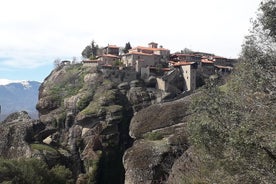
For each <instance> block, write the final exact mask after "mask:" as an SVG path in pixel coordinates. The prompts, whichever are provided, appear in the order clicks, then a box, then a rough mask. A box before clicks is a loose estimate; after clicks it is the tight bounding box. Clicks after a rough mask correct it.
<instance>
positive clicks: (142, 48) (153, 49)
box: [130, 46, 168, 51]
mask: <svg viewBox="0 0 276 184" xmlns="http://www.w3.org/2000/svg"><path fill="white" fill-rule="evenodd" d="M137 49H141V50H149V51H159V50H168V49H165V48H151V47H142V46H138V47H135V48H133V49H130V51H132V50H137Z"/></svg>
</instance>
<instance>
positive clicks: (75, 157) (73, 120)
mask: <svg viewBox="0 0 276 184" xmlns="http://www.w3.org/2000/svg"><path fill="white" fill-rule="evenodd" d="M156 99H157V97H156V95H152V94H149V92H148V90H147V89H146V88H145V86H143V85H142V84H141V83H140V82H139V81H131V82H121V83H120V78H116V75H110V74H108V75H106V74H105V73H104V72H101V71H98V70H97V69H96V68H92V67H84V66H82V65H69V66H64V67H61V68H59V69H56V70H55V71H53V72H52V73H51V75H49V77H48V78H46V80H45V81H44V83H43V84H42V85H41V87H40V92H39V102H38V104H37V109H38V111H39V119H40V121H41V122H42V123H43V124H44V125H45V126H46V128H45V130H53V131H46V133H45V134H44V135H43V138H44V139H43V140H42V142H43V143H44V144H45V143H46V144H48V145H49V146H51V147H55V148H58V149H59V150H62V151H59V150H58V151H59V152H60V154H61V155H62V156H63V157H64V158H66V159H65V165H67V166H68V167H69V168H71V170H72V171H73V173H74V174H75V177H76V178H77V182H78V183H83V182H99V183H114V182H115V183H124V168H123V165H122V156H123V153H124V151H125V150H126V148H128V147H129V146H130V145H131V144H132V139H131V138H130V137H129V135H128V132H129V130H128V128H129V122H130V120H131V118H132V116H133V114H134V113H135V112H136V111H138V110H140V109H142V108H144V107H147V106H149V105H151V104H152V103H154V102H155V100H156ZM63 160H64V159H63Z"/></svg>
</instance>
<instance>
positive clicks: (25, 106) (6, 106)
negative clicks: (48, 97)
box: [0, 80, 41, 120]
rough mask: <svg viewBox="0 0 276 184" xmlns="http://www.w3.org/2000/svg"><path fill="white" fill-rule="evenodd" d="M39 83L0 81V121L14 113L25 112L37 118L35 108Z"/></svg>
mask: <svg viewBox="0 0 276 184" xmlns="http://www.w3.org/2000/svg"><path fill="white" fill-rule="evenodd" d="M40 84H41V83H40V82H36V81H16V82H12V81H7V80H6V81H4V82H3V80H0V105H1V114H0V120H3V119H4V118H5V117H6V116H7V115H9V114H10V113H12V112H16V111H23V110H24V111H27V112H28V113H29V115H30V116H31V117H33V118H37V116H38V112H37V110H36V108H35V106H36V103H37V101H38V88H39V86H40Z"/></svg>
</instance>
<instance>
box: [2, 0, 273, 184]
mask: <svg viewBox="0 0 276 184" xmlns="http://www.w3.org/2000/svg"><path fill="white" fill-rule="evenodd" d="M275 12H276V3H275V2H274V1H265V3H263V4H261V6H260V14H258V18H257V20H256V21H255V22H254V25H253V28H252V32H251V35H249V36H248V37H246V40H245V44H244V45H243V49H242V52H241V57H240V58H239V63H238V64H237V66H236V68H235V70H234V71H233V73H232V74H231V75H230V77H229V78H227V82H226V84H224V85H221V83H220V81H219V80H218V78H216V77H210V78H209V80H206V81H205V85H204V86H202V87H201V88H199V89H197V90H196V91H194V92H193V93H191V94H189V95H187V94H185V95H186V96H184V97H179V98H178V99H177V100H176V99H167V98H168V96H166V95H165V93H164V91H162V90H158V89H153V87H152V85H148V84H147V83H146V82H145V81H143V80H139V79H138V80H137V79H135V80H133V79H132V78H130V77H129V76H127V75H125V73H124V72H125V71H124V70H119V69H116V68H111V69H110V68H101V67H98V66H95V65H85V64H64V65H60V66H58V67H57V68H56V69H54V70H53V71H52V72H51V74H50V75H49V76H48V77H47V78H46V79H45V80H44V82H43V83H42V84H41V86H40V88H39V101H38V103H37V105H36V108H37V110H38V111H39V119H38V120H32V119H31V118H30V117H29V116H28V114H27V113H26V112H19V113H14V114H12V115H10V116H9V117H8V118H7V120H6V121H4V122H3V123H2V124H0V131H1V134H0V155H1V157H2V158H1V160H0V161H1V162H0V176H1V177H0V183H1V182H3V183H12V182H14V183H20V182H21V183H24V182H25V183H26V182H27V181H32V182H31V183H39V182H41V183H47V179H45V178H47V177H50V179H51V180H49V181H50V182H52V183H78V184H84V183H107V184H109V183H110V184H113V183H116V184H117V183H118V184H120V183H126V184H144V183H148V184H155V183H158V184H159V183H160V184H165V183H169V184H181V183H183V184H193V183H204V184H205V183H206V184H207V183H210V184H211V183H226V184H232V183H245V184H251V183H260V184H262V183H275V181H276V139H275V137H276V124H275V122H276V116H275V114H276V55H275V53H276V47H275V45H276V31H275V30H276V28H275V24H274V22H275V21H276V18H275V16H274V15H275ZM165 98H166V99H165ZM164 99H165V100H164ZM164 101H166V102H164ZM18 158H21V159H18ZM22 168H29V169H30V173H28V172H24V169H22ZM37 173H40V174H41V173H43V175H41V177H42V178H39V177H37V175H38V174H37ZM30 178H32V179H33V180H32V179H30Z"/></svg>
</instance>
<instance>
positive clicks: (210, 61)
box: [201, 59, 214, 64]
mask: <svg viewBox="0 0 276 184" xmlns="http://www.w3.org/2000/svg"><path fill="white" fill-rule="evenodd" d="M201 63H210V64H212V63H214V61H212V60H209V59H201Z"/></svg>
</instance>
